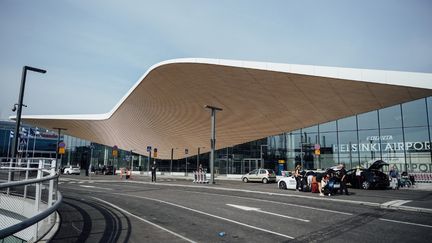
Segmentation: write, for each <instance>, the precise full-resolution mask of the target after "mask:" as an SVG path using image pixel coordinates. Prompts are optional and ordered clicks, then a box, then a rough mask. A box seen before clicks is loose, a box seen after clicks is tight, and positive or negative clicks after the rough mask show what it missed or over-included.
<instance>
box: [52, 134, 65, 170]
mask: <svg viewBox="0 0 432 243" xmlns="http://www.w3.org/2000/svg"><path fill="white" fill-rule="evenodd" d="M53 129H56V130H58V133H57V148H56V157H55V159H56V165H55V171H57V168H58V154H59V144H60V135H61V131H62V130H63V131H66V130H67V129H66V128H61V127H53Z"/></svg>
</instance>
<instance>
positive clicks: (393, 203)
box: [380, 200, 411, 208]
mask: <svg viewBox="0 0 432 243" xmlns="http://www.w3.org/2000/svg"><path fill="white" fill-rule="evenodd" d="M409 202H411V200H393V201H388V202H385V203H382V204H381V205H380V207H384V208H389V207H398V206H401V205H402V204H405V203H409Z"/></svg>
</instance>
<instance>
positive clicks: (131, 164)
mask: <svg viewBox="0 0 432 243" xmlns="http://www.w3.org/2000/svg"><path fill="white" fill-rule="evenodd" d="M134 150H135V149H131V150H130V157H131V159H130V169H131V171H133V156H132V152H133V151H134Z"/></svg>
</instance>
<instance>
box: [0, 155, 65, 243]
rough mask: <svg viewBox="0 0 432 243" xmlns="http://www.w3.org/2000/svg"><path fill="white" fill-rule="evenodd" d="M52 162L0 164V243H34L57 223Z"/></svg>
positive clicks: (57, 199)
mask: <svg viewBox="0 0 432 243" xmlns="http://www.w3.org/2000/svg"><path fill="white" fill-rule="evenodd" d="M55 163H56V162H55V160H53V159H47V158H25V159H24V158H23V159H18V160H9V161H6V162H5V161H4V162H0V243H1V242H36V241H38V240H40V239H41V238H42V237H43V236H44V235H46V234H47V233H48V232H49V231H50V230H51V229H52V227H53V226H54V224H55V222H56V220H57V213H56V212H55V211H56V210H57V209H58V207H59V206H60V203H61V201H62V196H61V194H60V192H59V191H58V177H59V174H58V172H56V171H55Z"/></svg>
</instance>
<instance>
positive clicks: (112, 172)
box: [102, 165, 116, 175]
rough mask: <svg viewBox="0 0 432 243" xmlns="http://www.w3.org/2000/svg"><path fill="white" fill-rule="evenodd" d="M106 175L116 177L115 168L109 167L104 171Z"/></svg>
mask: <svg viewBox="0 0 432 243" xmlns="http://www.w3.org/2000/svg"><path fill="white" fill-rule="evenodd" d="M102 171H103V174H104V175H115V174H116V173H115V168H114V166H112V165H108V166H106V167H105V169H102Z"/></svg>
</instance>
